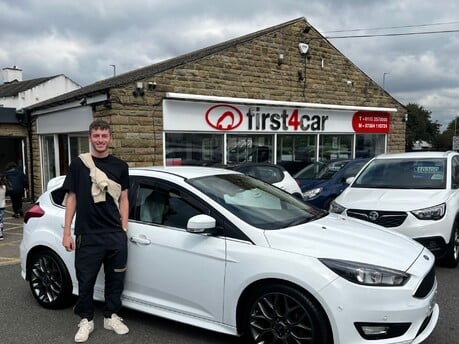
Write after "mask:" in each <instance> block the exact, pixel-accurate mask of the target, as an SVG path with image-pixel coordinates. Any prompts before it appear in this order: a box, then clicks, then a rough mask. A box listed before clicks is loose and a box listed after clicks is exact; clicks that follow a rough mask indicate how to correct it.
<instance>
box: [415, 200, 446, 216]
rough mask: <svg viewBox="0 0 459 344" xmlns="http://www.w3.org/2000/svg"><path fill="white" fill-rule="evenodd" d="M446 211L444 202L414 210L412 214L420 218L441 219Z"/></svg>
mask: <svg viewBox="0 0 459 344" xmlns="http://www.w3.org/2000/svg"><path fill="white" fill-rule="evenodd" d="M445 212H446V204H445V203H442V204H439V205H436V206H434V207H429V208H424V209H418V210H413V211H412V212H411V214H413V215H414V216H416V217H417V218H418V219H419V220H440V219H441V218H442V217H443V215H445Z"/></svg>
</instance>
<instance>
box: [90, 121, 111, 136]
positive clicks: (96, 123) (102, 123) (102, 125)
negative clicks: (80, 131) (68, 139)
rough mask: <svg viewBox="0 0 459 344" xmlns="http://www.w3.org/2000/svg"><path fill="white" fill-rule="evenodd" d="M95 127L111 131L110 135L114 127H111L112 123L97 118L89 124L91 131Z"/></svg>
mask: <svg viewBox="0 0 459 344" xmlns="http://www.w3.org/2000/svg"><path fill="white" fill-rule="evenodd" d="M94 129H100V130H108V131H109V132H110V135H111V133H112V128H110V124H108V122H107V121H104V120H103V119H96V120H94V121H93V122H92V123H91V124H90V125H89V133H91V131H92V130H94Z"/></svg>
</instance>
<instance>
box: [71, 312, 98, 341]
mask: <svg viewBox="0 0 459 344" xmlns="http://www.w3.org/2000/svg"><path fill="white" fill-rule="evenodd" d="M78 327H79V329H78V331H77V333H76V335H75V342H77V343H83V342H86V341H87V340H88V337H89V335H90V334H91V332H92V331H94V320H91V321H88V319H86V318H84V319H81V321H80V323H79V324H78Z"/></svg>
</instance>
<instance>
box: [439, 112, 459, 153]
mask: <svg viewBox="0 0 459 344" xmlns="http://www.w3.org/2000/svg"><path fill="white" fill-rule="evenodd" d="M457 120H458V117H456V118H455V119H453V120H452V121H451V122H449V124H448V126H447V127H446V129H445V130H444V131H443V132H442V133H441V135H439V136H438V137H437V139H436V141H435V147H436V148H437V149H439V150H450V149H452V148H453V136H456V135H457V132H459V127H457V125H459V123H458V122H457Z"/></svg>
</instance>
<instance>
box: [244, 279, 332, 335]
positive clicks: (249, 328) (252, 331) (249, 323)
mask: <svg viewBox="0 0 459 344" xmlns="http://www.w3.org/2000/svg"><path fill="white" fill-rule="evenodd" d="M242 316H243V321H242V323H241V325H242V327H243V328H242V334H243V340H244V342H245V343H249V344H262V343H298V344H329V343H332V342H333V340H332V335H331V331H330V329H329V326H328V319H327V318H326V316H325V314H324V312H323V311H322V309H321V308H320V307H319V306H317V304H316V303H315V302H314V301H312V299H311V298H310V297H309V296H308V295H306V294H305V293H303V292H300V291H299V290H297V289H295V288H293V287H290V286H288V285H282V284H274V285H266V286H262V287H261V288H257V291H256V293H254V294H252V295H251V296H250V297H249V300H248V302H247V303H246V307H245V310H244V312H243V315H242Z"/></svg>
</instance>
